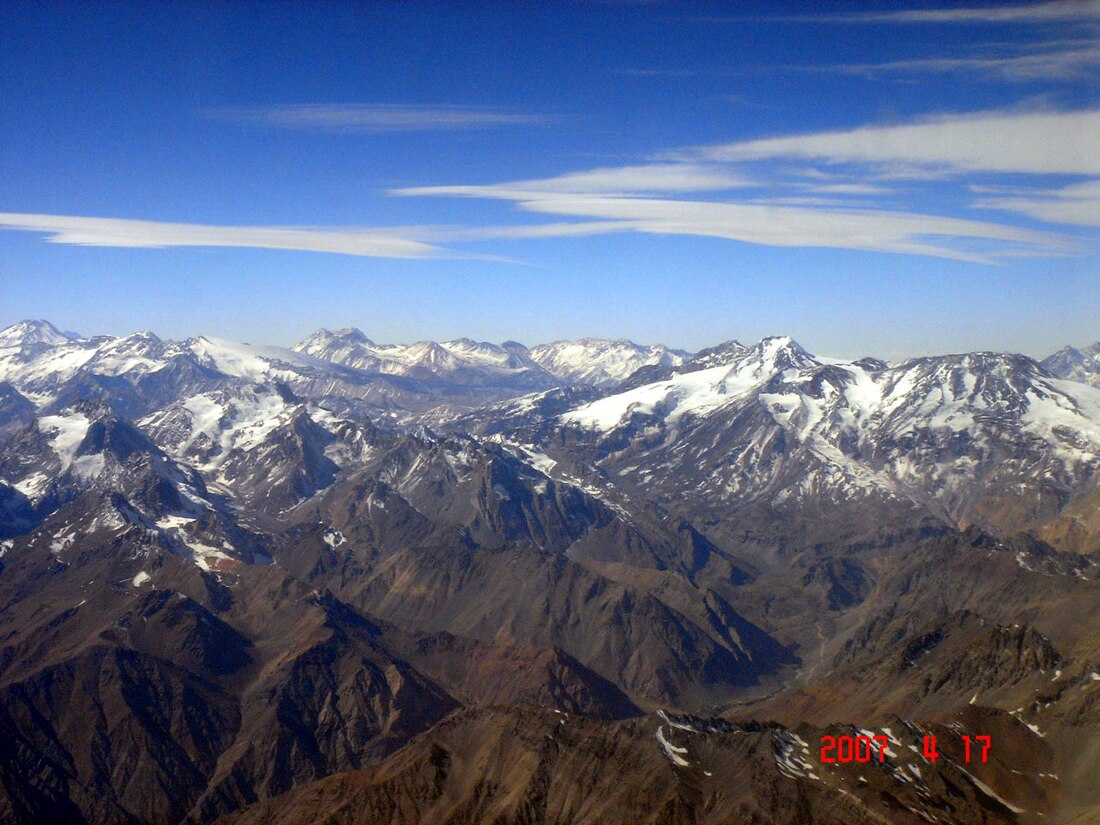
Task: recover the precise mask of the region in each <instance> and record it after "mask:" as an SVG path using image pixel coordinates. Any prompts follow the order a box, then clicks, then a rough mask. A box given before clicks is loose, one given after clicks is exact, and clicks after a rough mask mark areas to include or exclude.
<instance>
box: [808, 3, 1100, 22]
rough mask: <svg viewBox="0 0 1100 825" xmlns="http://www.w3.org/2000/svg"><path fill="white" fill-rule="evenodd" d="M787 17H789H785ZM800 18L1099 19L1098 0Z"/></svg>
mask: <svg viewBox="0 0 1100 825" xmlns="http://www.w3.org/2000/svg"><path fill="white" fill-rule="evenodd" d="M788 19H790V18H788ZM797 19H799V20H808V21H819V22H833V23H1059V22H1075V21H1081V20H1085V21H1087V20H1096V19H1100V0H1049V2H1044V3H1019V4H1013V5H1005V6H970V7H965V6H962V7H960V6H949V7H947V8H942V9H908V10H905V11H892V12H857V13H853V14H833V15H822V16H818V17H809V16H803V17H799V18H797Z"/></svg>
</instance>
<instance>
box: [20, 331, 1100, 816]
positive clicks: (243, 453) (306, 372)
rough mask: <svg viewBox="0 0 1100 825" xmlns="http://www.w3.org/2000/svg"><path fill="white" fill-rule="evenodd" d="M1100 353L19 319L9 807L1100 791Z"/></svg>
mask: <svg viewBox="0 0 1100 825" xmlns="http://www.w3.org/2000/svg"><path fill="white" fill-rule="evenodd" d="M1098 353H1100V344H1097V345H1093V346H1092V347H1089V348H1085V349H1081V350H1075V349H1072V348H1069V347H1067V348H1066V349H1065V350H1062V351H1061V352H1059V353H1056V354H1054V355H1052V356H1051V357H1050V358H1047V359H1045V360H1043V361H1042V362H1037V361H1035V360H1033V359H1030V358H1027V357H1025V356H1021V355H1012V354H1001V353H989V352H978V353H964V354H959V355H947V356H936V357H924V358H915V359H911V360H909V361H906V362H904V363H898V364H887V363H885V362H883V361H879V360H877V359H875V358H872V357H868V358H864V359H862V360H859V361H843V360H838V359H831V358H825V357H820V356H816V355H814V354H812V353H810V352H808V351H806V350H805V349H804V348H803V347H801V346H800V345H799V344H798V343H797V342H796V341H795V340H793V339H792V338H789V337H785V336H779V337H769V338H765V339H763V340H761V341H758V342H755V343H753V342H749V343H739V342H737V341H727V342H724V343H720V344H718V345H716V346H714V347H712V348H709V349H706V350H703V351H701V352H699V353H694V354H693V353H687V352H681V351H677V350H672V349H669V348H667V347H663V346H660V345H654V346H640V345H637V344H633V343H631V342H628V341H610V340H603V339H581V340H579V341H572V342H571V341H559V342H555V343H552V344H544V345H539V346H535V347H531V348H527V347H525V346H523V345H521V344H517V343H515V342H507V343H505V344H502V345H494V344H485V343H478V342H474V341H472V340H468V339H459V340H457V341H449V342H441V343H435V342H420V343H416V344H411V345H407V346H406V345H388V344H386V345H380V344H376V343H374V342H372V341H371V340H370V339H369V338H368V337H367V336H366V335H364V334H363V333H362V332H360V331H358V330H354V329H345V330H336V331H329V330H320V331H318V332H317V333H315V334H314V335H311V336H310V337H309V338H307V339H306V340H305V341H303V342H302V343H301V344H299V345H297V346H296V347H294V348H293V349H283V348H277V347H267V346H256V345H249V344H239V343H233V342H228V341H222V340H217V339H212V338H206V337H197V338H192V339H188V340H187V341H182V342H174V341H165V340H162V339H160V338H158V337H157V336H156V335H154V334H153V333H148V332H145V333H137V334H134V335H130V336H125V337H120V338H114V337H106V336H101V337H94V338H82V337H80V336H78V335H75V334H73V333H67V332H62V331H60V330H58V329H57V328H55V327H53V326H52V325H50V324H48V323H46V322H42V321H28V322H22V323H20V324H16V325H14V326H11V327H9V328H7V329H5V330H3V331H2V332H0V729H2V730H0V741H3V742H4V743H5V744H4V746H3V748H0V782H2V787H3V792H2V793H0V821H10V822H46V821H58V822H70V821H71V822H95V823H98V822H112V823H113V822H127V823H131V822H132V823H139V822H140V823H176V822H184V821H188V822H209V821H213V820H215V819H218V818H219V817H223V816H224V817H229V820H228V821H236V822H242V823H243V822H260V821H263V822H269V821H276V822H288V823H289V822H304V821H313V819H314V818H318V817H320V816H321V815H325V816H328V815H331V816H333V817H337V818H336V819H334V820H333V821H346V822H363V823H367V822H371V823H373V822H390V821H392V822H454V823H459V822H471V823H473V822H484V821H491V820H495V821H500V822H517V823H518V822H572V821H578V820H580V819H583V818H585V817H588V818H589V819H590V820H591V821H596V822H619V821H652V822H685V823H686V822H724V821H730V819H731V818H736V817H741V818H742V819H744V820H745V821H753V822H758V823H776V824H777V825H778V823H786V822H790V821H795V820H796V819H797V817H802V818H803V819H804V820H805V821H813V822H834V821H835V822H841V821H843V822H853V823H863V822H868V823H870V822H882V821H890V822H914V823H915V822H927V821H936V822H952V823H955V822H957V823H970V822H974V823H978V822H982V823H993V822H1005V823H1012V822H1040V821H1041V822H1067V823H1068V822H1074V821H1077V822H1085V821H1089V820H1088V817H1090V816H1096V815H1100V787H1097V785H1096V783H1095V782H1094V781H1090V777H1091V776H1093V775H1094V771H1095V769H1096V768H1097V766H1098V765H1100V745H1097V742H1100V673H1098V663H1100V361H1098V360H1097V357H1098ZM858 728H865V729H868V730H871V729H873V730H874V731H875V732H878V731H884V733H883V734H882V735H885V736H887V737H888V738H889V741H890V742H891V749H892V756H891V758H890V760H888V761H886V762H884V763H881V764H879V763H876V764H874V765H860V766H858V768H859V770H858V771H857V770H855V768H856V767H857V766H855V765H827V764H822V763H821V762H820V760H819V759H818V749H819V742H820V736H821V735H822V734H825V733H832V734H834V735H836V734H837V733H844V732H851V731H854V730H857V729H858ZM931 731H935V732H937V734H938V735H939V737H940V739H941V741H942V743H943V744H942V745H941V750H942V751H943V753H944V756H943V758H942V759H941V760H940V761H938V762H936V763H932V762H930V761H929V760H927V759H926V758H925V757H923V756H921V755H920V754H919V753H917V752H916V749H915V748H911V747H910V746H912V745H917V746H919V744H920V739H921V737H922V736H923V735H925V734H926V733H928V732H931ZM964 732H968V733H969V735H992V736H993V737H994V746H993V748H994V759H993V760H992V761H991V762H990V763H988V764H985V765H975V764H970V763H967V762H965V760H964V758H963V756H962V752H961V750H960V748H961V744H960V742H961V740H959V736H960V735H961V734H962V733H964ZM631 789H635V790H631ZM636 789H644V792H640V793H639V792H635V791H636ZM284 794H285V796H284ZM1075 818H1076V819H1075Z"/></svg>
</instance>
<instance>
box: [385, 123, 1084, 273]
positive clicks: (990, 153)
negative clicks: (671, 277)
mask: <svg viewBox="0 0 1100 825" xmlns="http://www.w3.org/2000/svg"><path fill="white" fill-rule="evenodd" d="M1098 142H1100V110H1097V111H1083V112H980V113H974V114H971V115H966V116H943V117H937V118H933V119H928V120H922V121H919V122H914V123H907V124H900V125H893V126H865V127H862V128H858V129H851V130H846V131H833V132H822V133H811V134H802V135H789V136H785V137H778V138H769V139H765V140H754V141H742V142H737V143H728V144H720V145H713V146H701V147H691V148H686V149H682V150H679V151H676V152H670V153H667V154H666V155H664V156H663V157H662V159H661V160H660V161H655V162H652V163H649V164H643V165H634V166H622V167H612V168H600V169H592V170H587V171H579V172H570V173H567V174H563V175H559V176H557V177H553V178H542V179H536V180H519V181H510V182H501V183H489V184H458V185H454V184H448V185H440V186H419V187H408V188H404V189H398V190H394V191H393V194H397V195H405V196H414V195H415V196H446V197H466V198H486V199H496V200H504V201H509V202H511V203H513V204H515V205H516V207H517V208H518V209H520V210H522V211H524V212H527V213H530V214H541V215H547V216H551V215H552V216H555V217H559V218H563V217H568V218H571V219H575V220H576V222H575V223H568V222H566V223H554V224H549V225H547V229H546V232H545V234H546V235H547V236H549V235H574V234H575V235H582V234H584V235H589V234H594V233H600V232H602V231H609V232H611V231H613V232H624V231H631V232H644V233H651V234H673V235H698V236H704V237H716V238H726V239H730V240H736V241H742V242H746V243H755V244H764V245H769V246H779V247H823V248H841V249H853V250H866V251H875V252H893V253H904V254H914V255H926V256H932V257H942V258H954V259H958V260H964V261H977V262H982V263H992V262H996V261H997V260H999V259H1002V258H1007V257H1015V256H1020V255H1047V254H1068V253H1071V252H1073V251H1074V250H1075V249H1076V247H1075V245H1074V243H1073V242H1072V241H1071V240H1069V239H1068V238H1067V237H1066V236H1064V235H1062V234H1060V233H1058V232H1052V231H1041V230H1033V229H1029V228H1025V227H1020V226H1015V225H1009V224H1003V223H997V222H992V221H988V220H977V219H970V218H969V216H967V215H966V214H965V212H966V210H967V209H973V208H980V209H1000V210H1002V211H1012V212H1015V213H1016V214H1019V215H1026V216H1027V217H1029V218H1032V219H1034V220H1038V221H1042V222H1045V223H1052V224H1062V225H1066V226H1080V225H1092V220H1093V218H1092V217H1091V216H1093V215H1094V214H1095V211H1093V210H1095V209H1096V202H1097V200H1098V199H1097V193H1096V191H1095V190H1094V188H1093V187H1091V186H1079V187H1074V186H1067V187H1066V188H1064V189H1057V190H1049V191H1032V190H1030V189H1028V190H1026V191H1024V192H1023V193H1022V194H1021V193H1019V192H1012V193H1005V192H994V193H980V194H983V195H987V197H983V198H980V199H978V200H977V201H976V202H975V201H974V199H973V198H969V199H966V198H965V197H964V198H963V199H959V200H957V201H956V202H955V204H954V209H953V210H952V211H954V212H961V213H963V214H962V215H957V214H952V215H950V216H948V215H937V214H927V213H925V212H924V211H922V210H914V209H906V208H904V207H902V206H899V205H897V204H898V203H904V200H905V197H906V194H907V193H906V192H905V191H904V190H902V189H899V188H897V187H886V186H883V185H881V183H879V182H876V181H881V180H882V179H883V178H885V177H895V178H904V177H915V178H921V179H924V180H929V181H935V182H936V185H937V186H941V187H946V189H945V190H944V191H950V190H952V189H953V191H954V193H955V194H956V195H957V194H958V193H959V191H960V186H959V182H960V180H961V181H962V182H965V181H966V180H967V179H968V178H969V179H970V180H973V179H974V176H975V175H979V176H981V175H985V176H987V177H988V175H989V174H991V173H1011V174H1013V175H1044V176H1045V175H1071V176H1100V143H1098ZM980 179H981V177H979V178H978V180H980ZM704 193H705V194H706V197H702V195H703V194H704ZM909 194H912V192H910V193H909ZM925 194H927V193H925ZM962 194H963V195H964V196H965V194H966V193H965V189H962ZM972 194H979V193H972ZM884 196H888V197H889V198H890V200H891V201H893V202H895V203H892V204H889V205H888V204H887V203H885V202H884V201H883V197H884ZM968 201H969V202H968ZM1086 203H1091V204H1092V205H1091V206H1083V204H1086ZM944 208H946V209H951V207H950V206H948V205H947V203H945V206H944ZM1074 210H1076V211H1074ZM539 233H540V230H539V229H537V228H535V227H523V228H521V229H519V230H517V232H516V233H515V234H511V235H509V234H507V233H504V232H496V233H494V232H493V231H492V230H486V231H485V232H484V233H483V234H480V237H509V236H511V237H532V236H537V235H538V234H539ZM466 237H467V238H470V237H472V236H470V235H469V234H467V235H466Z"/></svg>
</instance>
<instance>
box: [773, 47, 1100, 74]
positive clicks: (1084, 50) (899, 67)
mask: <svg viewBox="0 0 1100 825" xmlns="http://www.w3.org/2000/svg"><path fill="white" fill-rule="evenodd" d="M783 69H784V70H786V71H798V72H812V73H819V74H847V75H859V76H863V77H878V76H881V75H889V74H921V73H934V74H952V73H963V74H964V76H965V75H974V74H977V75H980V76H983V77H997V78H1001V79H1003V80H1011V81H1016V82H1026V81H1038V80H1077V79H1081V78H1086V77H1090V76H1092V75H1094V74H1095V73H1096V71H1097V69H1100V43H1089V44H1084V45H1080V46H1078V47H1075V48H1071V49H1058V50H1043V51H1037V52H1033V53H1030V54H1018V55H1012V56H1004V57H933V58H925V59H918V60H895V61H891V62H888V63H841V64H833V65H819V66H787V67H783Z"/></svg>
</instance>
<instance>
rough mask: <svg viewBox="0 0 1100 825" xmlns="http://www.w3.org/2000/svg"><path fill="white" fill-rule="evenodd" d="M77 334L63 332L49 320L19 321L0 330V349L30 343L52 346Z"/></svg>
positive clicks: (23, 345) (69, 339)
mask: <svg viewBox="0 0 1100 825" xmlns="http://www.w3.org/2000/svg"><path fill="white" fill-rule="evenodd" d="M76 337H77V336H75V335H72V334H69V333H64V332H62V331H61V330H59V329H58V328H57V327H55V326H54V325H53V324H51V323H50V322H49V321H41V320H38V321H20V322H19V323H17V324H12V325H11V326H10V327H8V328H7V329H4V330H0V349H5V348H8V347H26V346H30V345H31V344H46V345H49V346H54V345H56V344H64V343H67V342H68V341H71V340H73V339H74V338H76Z"/></svg>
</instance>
